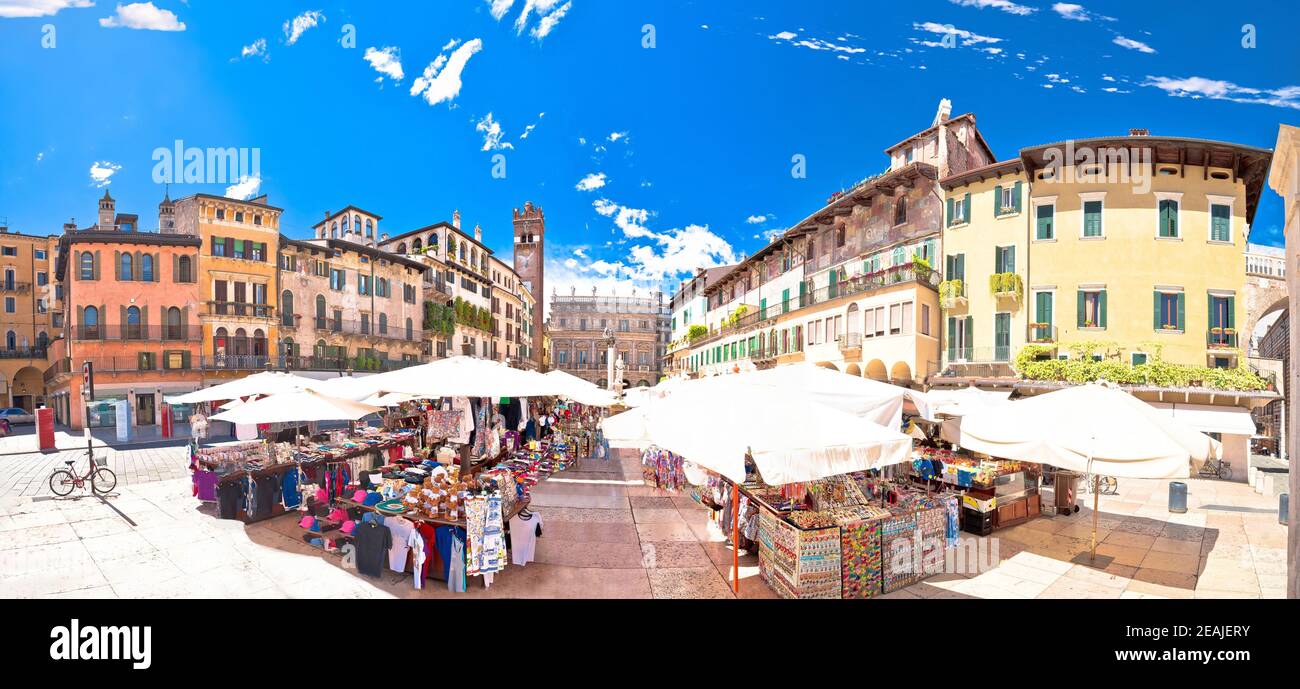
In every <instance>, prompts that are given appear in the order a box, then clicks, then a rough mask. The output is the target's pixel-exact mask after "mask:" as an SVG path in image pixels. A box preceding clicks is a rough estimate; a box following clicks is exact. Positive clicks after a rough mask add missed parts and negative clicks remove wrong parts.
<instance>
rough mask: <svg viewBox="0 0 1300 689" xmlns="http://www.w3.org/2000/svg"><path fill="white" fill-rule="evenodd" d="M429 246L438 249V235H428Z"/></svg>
mask: <svg viewBox="0 0 1300 689" xmlns="http://www.w3.org/2000/svg"><path fill="white" fill-rule="evenodd" d="M429 246H431V247H433V248H435V249H436V248H438V233H436V232H435V233H433V234H431V235H429Z"/></svg>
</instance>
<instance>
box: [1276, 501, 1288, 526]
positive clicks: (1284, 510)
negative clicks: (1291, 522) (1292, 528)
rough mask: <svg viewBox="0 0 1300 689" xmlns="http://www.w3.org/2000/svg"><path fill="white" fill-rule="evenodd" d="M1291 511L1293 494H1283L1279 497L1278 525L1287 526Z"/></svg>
mask: <svg viewBox="0 0 1300 689" xmlns="http://www.w3.org/2000/svg"><path fill="white" fill-rule="evenodd" d="M1290 510H1291V494H1290V493H1283V494H1281V495H1279V496H1277V523H1279V524H1281V525H1282V526H1286V525H1287V521H1288V513H1289V512H1290Z"/></svg>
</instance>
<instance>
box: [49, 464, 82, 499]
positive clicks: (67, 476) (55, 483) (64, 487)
mask: <svg viewBox="0 0 1300 689" xmlns="http://www.w3.org/2000/svg"><path fill="white" fill-rule="evenodd" d="M76 487H77V477H76V476H73V475H72V472H71V471H68V470H67V469H59V470H58V471H56V472H54V473H53V474H50V492H51V493H54V494H55V495H57V496H59V497H63V496H65V495H68V494H69V493H71V492H72V490H73V489H74V488H76Z"/></svg>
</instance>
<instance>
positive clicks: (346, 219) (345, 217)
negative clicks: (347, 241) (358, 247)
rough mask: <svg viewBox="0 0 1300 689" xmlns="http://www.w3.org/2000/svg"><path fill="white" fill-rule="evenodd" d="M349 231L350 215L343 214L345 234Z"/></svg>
mask: <svg viewBox="0 0 1300 689" xmlns="http://www.w3.org/2000/svg"><path fill="white" fill-rule="evenodd" d="M347 233H348V216H346V215H345V216H343V234H347Z"/></svg>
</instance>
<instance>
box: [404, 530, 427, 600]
mask: <svg viewBox="0 0 1300 689" xmlns="http://www.w3.org/2000/svg"><path fill="white" fill-rule="evenodd" d="M406 545H407V547H409V548H410V549H411V572H412V576H413V577H414V579H415V588H417V589H422V588H424V559H425V553H424V536H422V535H421V534H420V530H419V529H411V533H410V535H408V536H407V537H406Z"/></svg>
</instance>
